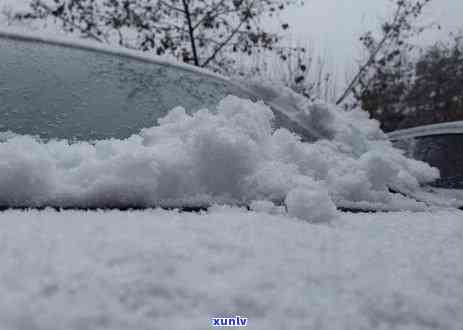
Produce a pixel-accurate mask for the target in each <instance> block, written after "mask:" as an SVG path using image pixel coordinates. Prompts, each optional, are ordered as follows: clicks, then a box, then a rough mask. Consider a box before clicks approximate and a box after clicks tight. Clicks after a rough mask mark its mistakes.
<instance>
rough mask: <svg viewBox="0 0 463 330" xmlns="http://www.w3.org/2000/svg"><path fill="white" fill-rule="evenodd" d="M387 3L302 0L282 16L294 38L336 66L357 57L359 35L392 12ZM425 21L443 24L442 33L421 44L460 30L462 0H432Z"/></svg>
mask: <svg viewBox="0 0 463 330" xmlns="http://www.w3.org/2000/svg"><path fill="white" fill-rule="evenodd" d="M391 8H392V7H391V1H390V0H305V5H304V6H303V7H293V8H291V9H288V11H287V12H286V13H285V14H284V17H285V18H288V20H289V21H290V23H291V26H292V28H293V29H292V33H294V34H295V38H297V39H301V40H307V41H308V42H312V44H313V45H314V47H316V48H318V49H321V50H323V51H325V52H326V53H328V54H330V56H331V57H332V58H333V61H334V62H336V63H337V66H338V67H344V66H345V65H346V64H347V63H349V62H352V60H351V59H353V58H355V57H357V58H358V56H359V53H360V43H359V41H358V37H359V35H360V34H361V33H362V32H364V31H366V30H368V29H372V28H374V27H376V26H378V25H379V22H380V21H381V18H384V17H387V15H388V13H389V12H390V11H391ZM424 19H425V20H426V22H436V23H439V24H441V25H442V27H443V30H442V31H441V32H433V33H429V32H428V33H427V35H426V36H424V41H426V42H427V41H430V40H436V39H438V38H443V37H444V36H445V35H447V34H448V31H452V30H453V31H454V30H456V29H457V28H458V27H463V0H433V1H432V3H431V5H429V7H428V8H427V9H426V11H425V15H424Z"/></svg>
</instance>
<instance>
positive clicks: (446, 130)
mask: <svg viewBox="0 0 463 330" xmlns="http://www.w3.org/2000/svg"><path fill="white" fill-rule="evenodd" d="M449 134H463V121H453V122H448V123H439V124H432V125H423V126H417V127H413V128H408V129H401V130H397V131H394V132H390V133H388V134H387V135H388V137H389V138H390V139H391V140H405V139H411V138H417V137H424V136H433V135H449Z"/></svg>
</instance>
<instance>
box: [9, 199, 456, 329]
mask: <svg viewBox="0 0 463 330" xmlns="http://www.w3.org/2000/svg"><path fill="white" fill-rule="evenodd" d="M261 204H262V203H261ZM267 206H269V205H267ZM462 220H463V212H461V211H458V210H456V211H439V212H435V213H429V212H428V213H424V212H418V213H410V212H397V213H378V214H346V213H343V214H340V215H339V218H338V219H337V221H335V222H333V223H332V224H329V225H326V224H321V225H320V224H316V225H315V224H309V223H307V222H304V221H298V220H295V219H290V218H288V217H286V216H280V215H275V216H271V215H265V214H262V213H256V212H248V211H245V210H242V209H238V208H231V207H218V206H216V207H214V208H212V209H211V210H210V211H208V212H204V213H201V214H194V213H179V212H174V211H163V210H145V211H139V212H119V211H110V212H83V211H63V212H55V211H48V210H46V211H28V212H20V211H7V212H2V213H0V225H1V227H2V231H1V233H0V263H1V267H0V329H2V330H19V329H24V330H63V329H66V330H82V329H91V330H102V329H107V330H127V329H136V330H153V329H162V330H204V329H208V328H210V322H211V317H234V316H236V315H239V316H242V317H248V318H249V327H248V328H249V329H253V330H281V329H291V330H298V329H300V330H302V329H317V330H344V329H356V330H373V329H378V330H380V329H397V330H426V329H441V330H453V329H460V328H461V325H462V324H463V313H461V311H462V310H463V263H462V260H463V245H462V244H463V243H462V242H463V221H462Z"/></svg>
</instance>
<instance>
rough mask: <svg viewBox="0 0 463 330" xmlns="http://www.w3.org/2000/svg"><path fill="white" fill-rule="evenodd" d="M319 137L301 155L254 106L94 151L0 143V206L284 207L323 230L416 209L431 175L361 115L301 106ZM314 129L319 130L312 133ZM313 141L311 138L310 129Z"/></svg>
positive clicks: (173, 116)
mask: <svg viewBox="0 0 463 330" xmlns="http://www.w3.org/2000/svg"><path fill="white" fill-rule="evenodd" d="M299 108H300V113H299V114H298V116H299V120H301V121H304V120H306V121H307V122H310V123H312V121H314V120H315V119H314V118H317V120H318V121H317V124H316V125H317V126H318V128H317V130H318V132H319V133H320V135H328V136H329V138H328V137H323V136H322V138H321V139H320V140H318V141H317V142H314V143H303V142H301V140H300V137H298V136H297V135H295V134H293V133H291V132H290V131H288V130H287V129H284V128H279V129H276V130H275V129H274V127H273V118H274V115H273V113H272V111H271V110H270V108H269V107H268V106H266V105H265V104H264V103H262V102H257V103H253V102H251V101H249V100H244V99H240V98H238V97H235V96H228V97H226V98H225V99H223V100H222V101H221V102H220V104H218V106H217V108H216V109H211V111H209V110H207V109H204V110H200V111H198V112H196V113H194V114H188V111H186V109H183V108H175V109H173V110H171V111H170V112H169V113H168V114H167V115H166V116H165V117H164V118H161V119H160V120H159V126H155V127H150V128H146V129H144V130H142V131H141V132H140V133H139V134H135V135H133V136H131V137H130V138H128V139H125V140H117V139H111V140H101V141H96V142H95V143H88V142H79V143H69V142H68V141H64V140H59V141H57V140H51V141H41V140H40V139H38V138H34V137H32V136H22V135H15V134H11V133H9V134H6V133H5V134H2V136H0V141H1V142H0V205H6V206H34V207H39V206H59V207H133V206H137V207H152V206H178V205H188V204H192V205H197V204H210V203H214V202H216V203H217V202H218V203H230V204H247V205H249V204H250V203H252V202H253V201H269V202H272V203H276V204H277V205H281V204H282V203H283V202H284V201H286V204H287V205H286V206H287V208H288V211H289V214H290V215H293V216H297V217H300V218H304V219H307V220H309V221H316V222H320V221H329V220H331V219H332V218H333V217H334V216H335V212H334V206H333V203H334V204H336V205H343V204H349V205H354V206H355V205H361V206H362V207H363V206H368V205H369V206H370V207H371V206H373V207H380V206H383V207H385V208H397V209H410V208H415V209H419V208H422V207H423V205H421V204H419V203H416V202H413V201H410V200H407V199H406V198H405V197H403V196H399V195H393V194H391V193H390V192H389V188H394V189H397V190H401V191H402V190H405V191H415V190H417V189H418V188H419V185H420V183H424V182H427V181H431V180H434V179H435V178H436V177H437V176H438V171H437V170H436V169H434V168H431V167H430V166H428V165H427V164H425V163H422V162H419V161H415V160H412V159H408V158H406V157H404V156H403V155H402V153H401V151H399V150H397V149H394V148H393V147H392V145H391V143H390V142H389V141H387V139H385V137H384V134H383V133H382V132H381V131H380V130H379V128H378V124H377V122H375V121H372V120H369V119H368V117H367V115H366V114H365V113H363V112H361V111H359V110H355V111H352V112H344V111H342V110H340V109H338V108H335V107H330V106H327V105H323V104H317V103H309V102H308V103H301V104H299ZM311 125H312V126H314V125H315V124H313V123H312V124H311ZM314 129H315V128H314Z"/></svg>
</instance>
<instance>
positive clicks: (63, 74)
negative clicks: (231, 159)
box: [0, 38, 240, 140]
mask: <svg viewBox="0 0 463 330" xmlns="http://www.w3.org/2000/svg"><path fill="white" fill-rule="evenodd" d="M0 50H1V51H0V72H1V73H2V74H1V75H0V99H1V100H2V104H1V106H0V116H1V122H0V130H1V131H13V132H15V133H19V134H29V135H38V136H40V137H42V138H45V139H48V138H66V139H71V140H95V139H104V138H126V137H128V136H130V135H131V134H134V133H137V132H138V131H139V130H140V129H141V128H145V127H151V126H153V125H155V124H156V122H157V119H158V118H160V117H163V116H164V115H165V114H166V113H167V112H168V111H169V110H171V109H172V108H174V107H176V106H184V107H185V108H187V109H188V110H189V111H190V112H194V111H196V110H199V109H200V108H204V107H205V108H208V107H211V105H215V104H217V102H218V101H219V100H221V99H223V98H224V97H225V96H226V95H228V94H234V95H239V94H240V92H239V91H238V90H237V89H236V88H233V86H231V84H227V83H226V82H225V81H221V80H219V79H215V78H213V77H211V76H207V75H203V74H199V73H195V72H190V71H187V70H183V69H181V68H177V67H175V66H170V65H161V64H155V63H151V62H146V61H141V60H136V59H134V58H129V57H124V56H117V55H114V54H106V53H103V52H96V51H90V50H83V49H76V48H70V47H63V46H58V45H51V44H45V43H41V42H31V41H23V40H13V39H4V38H0Z"/></svg>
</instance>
